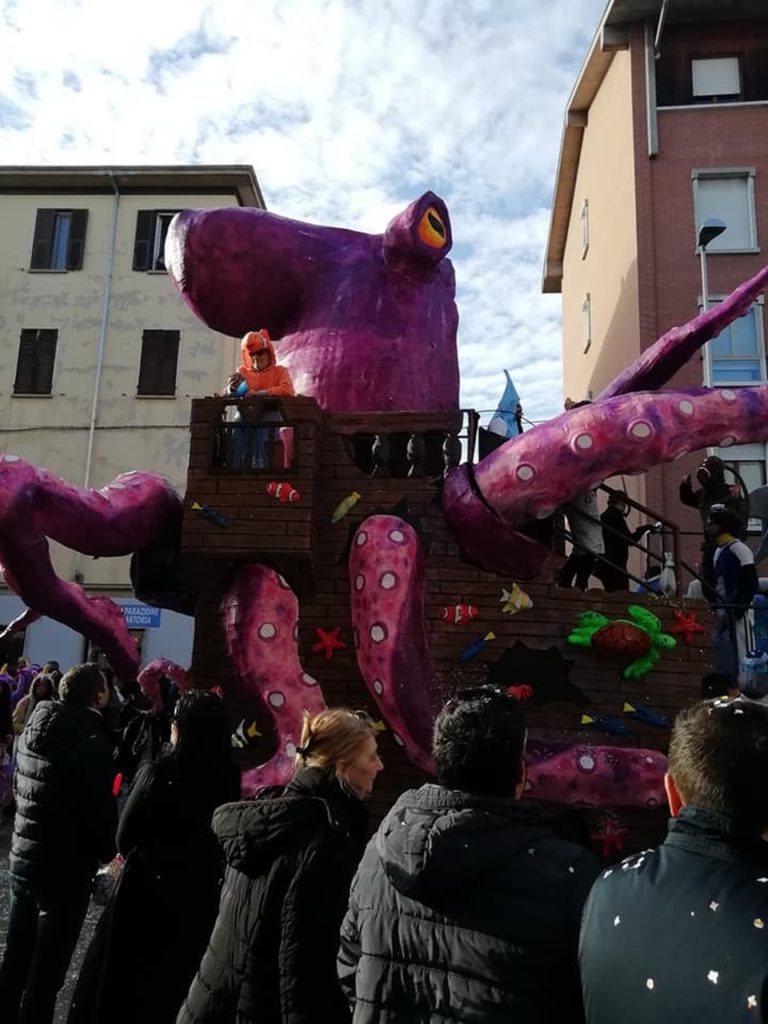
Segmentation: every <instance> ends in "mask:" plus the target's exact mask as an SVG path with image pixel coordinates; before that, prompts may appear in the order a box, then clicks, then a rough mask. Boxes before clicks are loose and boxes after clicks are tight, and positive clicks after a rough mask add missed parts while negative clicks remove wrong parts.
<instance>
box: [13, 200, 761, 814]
mask: <svg viewBox="0 0 768 1024" xmlns="http://www.w3.org/2000/svg"><path fill="white" fill-rule="evenodd" d="M451 244H452V235H451V225H450V218H449V215H448V210H447V208H446V206H445V204H444V203H443V201H442V200H441V199H440V198H439V197H437V196H436V195H434V194H433V193H431V192H427V193H425V194H424V195H423V196H421V197H420V198H419V199H417V200H416V201H415V202H413V203H411V205H410V206H408V207H407V208H406V209H405V210H404V211H403V212H402V213H400V214H399V215H397V216H396V217H395V218H394V219H393V220H392V221H391V223H390V224H389V225H388V226H387V228H386V229H385V230H384V232H383V233H381V234H366V233H363V232H359V231H348V230H344V229H342V228H336V227H322V226H317V225H312V224H306V223H302V222H298V221H294V220H288V219H286V218H282V217H279V216H276V215H274V214H272V213H268V212H266V211H264V210H254V209H233V208H227V209H215V210H201V211H186V212H184V213H181V214H179V215H178V216H177V217H176V218H175V220H174V222H173V223H172V225H171V228H170V230H169V233H168V240H167V244H166V258H165V263H166V266H167V267H168V268H169V271H170V273H171V276H172V278H173V280H174V281H175V283H176V285H177V287H178V288H179V290H180V292H181V294H182V295H183V297H184V299H185V300H186V301H187V303H188V304H189V306H190V307H191V308H192V310H193V311H194V312H195V313H196V314H197V315H198V316H199V317H200V318H201V319H202V320H203V321H204V322H205V323H206V324H208V325H209V326H210V327H212V328H214V329H215V330H218V331H221V332H223V333H224V334H228V335H233V336H238V335H242V334H244V333H245V331H246V330H250V329H252V328H253V327H254V326H258V327H262V326H263V327H266V328H267V329H268V330H269V333H270V335H271V336H272V337H273V338H275V339H277V341H278V357H279V360H280V362H282V363H283V364H284V365H286V366H287V367H288V368H289V370H290V372H291V375H292V378H293V382H294V386H295V389H296V391H297V393H299V394H304V395H309V396H313V397H314V398H316V399H317V401H318V403H319V404H320V405H321V406H322V407H323V408H324V409H329V410H333V411H342V410H347V411H368V412H372V411H378V410H381V411H384V410H402V411H409V410H411V411H418V410H452V409H457V408H458V400H459V399H458V388H459V373H458V357H457V348H456V332H457V325H458V315H457V311H456V306H455V302H454V274H453V268H452V266H451V263H450V261H449V260H448V258H447V256H448V252H449V250H450V248H451ZM766 283H768V267H766V268H765V269H764V270H762V271H761V272H760V273H758V274H757V275H756V276H755V277H753V278H752V279H751V280H750V281H747V282H746V283H745V284H743V285H741V286H740V287H739V288H737V289H736V291H735V292H734V293H733V294H732V295H731V296H730V297H729V298H727V299H726V300H725V301H723V302H720V303H718V305H717V307H716V308H714V309H712V310H708V311H707V312H705V313H703V314H702V315H701V316H699V317H697V318H696V319H694V320H692V321H691V322H690V323H687V324H685V325H684V326H682V327H676V328H673V329H672V330H670V331H669V332H668V333H667V334H665V335H664V336H663V337H662V338H660V339H659V340H658V341H657V342H656V343H655V344H654V345H652V346H651V347H650V348H648V349H647V350H646V351H645V352H644V353H643V354H642V355H641V356H640V357H639V358H638V359H637V360H636V361H635V362H634V363H633V364H632V365H631V366H630V367H628V368H627V369H626V370H625V371H624V372H623V373H622V374H621V375H620V376H619V377H618V378H616V380H614V381H613V382H612V383H611V384H609V385H608V387H607V388H606V389H605V390H604V391H603V392H602V393H601V394H600V395H599V396H598V397H597V399H596V400H595V401H594V402H593V404H591V405H589V406H584V407H581V408H578V409H573V410H570V411H568V412H565V413H563V414H562V415H561V416H558V417H556V418H555V419H553V420H551V421H550V422H548V423H545V424H541V425H539V426H537V427H535V428H533V429H531V430H530V431H528V432H527V433H525V434H522V435H519V436H517V437H514V438H512V439H510V440H509V441H507V442H506V443H505V444H503V445H502V446H501V447H499V448H498V449H497V450H496V451H494V452H493V453H492V454H491V455H489V456H488V457H487V458H485V459H483V461H482V462H480V463H479V465H477V466H472V465H463V466H460V467H458V468H456V469H454V470H453V471H452V472H450V473H449V474H448V475H447V477H446V479H445V482H444V487H443V494H442V502H443V514H444V517H445V520H446V523H447V524H448V526H449V528H450V529H451V531H452V532H453V534H454V536H455V538H456V540H457V542H458V544H459V546H460V548H461V549H462V552H463V555H464V557H466V558H468V559H470V560H473V561H474V562H475V563H477V564H478V565H480V566H481V567H482V568H484V569H486V570H488V571H491V572H495V573H497V574H499V576H502V577H504V578H505V579H507V578H508V577H510V576H511V577H513V578H517V579H525V578H531V577H533V576H535V575H536V574H537V573H538V572H539V571H540V570H541V569H542V567H543V566H544V564H545V562H546V561H547V559H548V558H549V556H550V554H551V552H550V549H549V548H548V547H546V546H545V545H544V544H542V543H540V542H539V541H537V540H534V539H532V538H531V537H530V536H528V535H527V533H526V530H527V529H528V528H530V525H531V524H533V523H535V521H536V520H540V519H546V518H547V517H548V516H550V515H551V514H552V513H553V511H554V510H555V509H556V508H557V507H558V506H560V505H562V504H564V503H565V502H567V501H568V500H569V499H571V498H573V497H574V496H576V495H579V494H582V493H584V492H585V491H587V490H589V489H590V488H592V487H594V486H595V485H596V484H598V483H599V482H600V481H602V480H603V479H605V478H607V477H609V476H612V475H614V474H617V473H629V474H632V473H642V472H644V471H645V470H647V469H650V468H651V467H653V466H657V465H659V464H660V463H663V462H667V461H670V460H672V459H676V458H679V457H680V456H682V455H684V454H685V453H687V452H689V451H693V450H696V449H699V448H703V447H706V446H708V445H718V446H728V445H731V444H742V443H749V442H762V441H765V439H766V438H767V437H768V388H765V387H756V388H739V389H729V388H716V389H707V388H701V389H693V390H665V391H660V390H658V389H659V388H661V387H662V386H663V385H665V384H667V383H668V381H669V380H670V378H671V377H672V376H673V375H674V374H675V372H676V371H677V370H679V369H680V368H681V367H682V366H683V365H684V364H685V363H686V362H687V361H688V360H689V359H690V358H691V357H692V356H693V355H694V354H695V353H696V352H697V351H698V349H699V348H700V347H701V346H702V345H703V344H704V343H705V342H706V341H708V340H709V339H711V338H713V337H715V336H716V335H717V334H718V333H719V332H720V331H721V330H722V329H723V328H724V327H725V326H726V325H727V324H728V323H730V322H731V321H732V320H733V319H734V318H736V317H737V316H740V315H743V314H744V313H745V312H746V311H747V310H748V309H749V307H750V305H751V303H752V302H753V301H754V300H755V298H756V297H757V296H758V295H759V294H760V292H761V290H762V289H763V288H764V287H765V286H766ZM180 520H181V499H180V498H179V496H178V495H177V494H175V492H173V489H172V488H170V486H169V485H168V483H167V481H165V480H164V479H162V478H159V477H157V476H154V475H152V474H149V473H128V474H124V475H123V476H122V477H120V478H118V479H117V480H115V481H113V483H111V484H109V485H108V486H107V487H105V488H103V489H102V490H101V491H94V490H89V491H83V490H79V489H77V488H74V487H71V486H70V485H68V484H65V483H64V482H63V481H61V480H58V479H57V478H55V477H53V476H52V475H51V474H49V473H47V472H46V471H45V470H38V469H36V467H33V466H30V465H29V464H27V463H24V462H23V461H21V460H20V459H18V458H16V457H14V456H10V455H6V456H4V457H3V458H2V459H0V562H2V564H3V565H4V566H5V567H6V568H7V570H8V579H10V580H13V586H14V589H15V590H16V591H17V593H18V594H19V595H20V596H21V598H22V599H23V600H24V602H25V603H26V604H27V605H28V607H29V608H30V609H32V610H33V611H34V612H36V613H40V614H44V615H48V616H50V617H52V618H55V619H58V620H59V621H61V622H64V623H66V624H67V625H69V626H71V627H72V628H74V629H76V630H78V631H80V632H82V633H85V634H87V635H89V636H92V637H93V638H94V639H95V640H96V641H97V642H98V643H99V645H100V646H101V647H102V649H103V650H104V651H105V653H106V654H107V655H108V657H109V658H110V661H111V662H112V664H113V666H114V667H115V669H116V670H117V671H118V672H121V673H122V674H135V673H136V671H137V668H138V664H137V655H136V651H135V648H134V646H133V644H132V642H131V639H130V636H129V634H128V630H127V628H126V626H125V622H124V620H123V617H122V615H121V614H120V612H119V609H117V608H116V607H115V606H114V605H112V603H111V602H110V601H108V599H106V598H100V597H91V596H88V595H85V594H84V592H83V591H82V590H81V588H79V587H78V586H77V584H76V583H69V582H65V581H62V580H59V579H58V578H57V577H56V574H55V572H54V570H53V568H52V566H51V562H50V558H49V554H48V539H49V538H51V539H55V540H58V541H60V542H61V543H63V544H65V545H67V546H69V547H71V548H74V549H75V550H79V551H82V552H84V553H86V554H92V555H99V556H104V555H119V554H126V553H128V552H131V551H136V550H138V549H139V548H141V547H144V546H147V545H152V544H155V543H159V542H162V541H163V540H164V539H165V540H167V539H168V538H172V537H173V536H177V535H178V531H179V528H180V526H179V524H180ZM349 571H350V582H351V592H352V619H353V625H354V628H355V632H356V636H357V659H358V666H359V668H360V671H361V674H362V676H363V678H364V679H365V682H366V684H367V686H368V688H369V690H370V692H371V694H372V696H373V699H374V700H375V701H376V702H377V704H378V705H379V707H380V709H381V711H382V713H383V715H384V716H385V718H386V719H387V721H388V724H389V726H390V727H391V728H392V730H393V732H394V733H395V734H396V736H397V737H398V738H399V740H400V741H401V742H402V744H403V745H404V747H405V748H406V751H407V753H408V755H409V757H410V758H411V760H413V761H414V762H415V763H417V764H420V765H422V766H424V767H426V768H429V767H430V765H431V755H430V740H431V726H432V722H433V719H434V714H435V711H436V708H437V707H438V706H439V704H440V702H441V701H442V699H443V697H444V694H443V692H442V689H441V686H440V682H439V680H436V678H435V674H434V672H433V671H432V668H431V665H430V660H429V652H428V648H427V641H426V634H425V629H424V614H423V609H424V556H423V551H422V548H421V545H420V542H419V538H418V536H417V534H416V533H415V531H414V530H413V528H412V527H411V526H410V525H409V524H408V523H407V522H405V521H403V520H401V519H399V518H397V517H391V516H377V517H372V518H371V519H368V520H366V521H365V522H363V524H362V525H361V526H360V528H359V530H358V532H357V535H356V536H355V539H354V542H353V545H352V554H351V557H350V565H349ZM284 584H285V581H282V582H281V580H280V579H279V578H277V575H276V574H275V573H274V572H273V570H271V569H268V568H266V567H263V566H258V565H252V566H246V567H244V568H243V570H241V573H240V575H239V576H238V577H237V579H236V580H235V581H234V582H233V585H232V589H231V591H230V593H229V594H228V595H227V596H226V597H225V600H224V603H223V612H224V614H225V624H226V633H227V638H228V642H229V644H230V650H231V652H232V654H233V660H234V662H235V666H236V669H237V671H238V673H239V674H240V678H241V680H242V685H243V687H244V689H245V690H246V692H247V693H248V694H252V695H253V696H254V698H259V699H260V700H262V701H263V702H264V704H265V706H266V707H267V708H269V710H270V712H271V713H272V715H273V718H274V721H275V727H276V734H277V738H278V750H277V751H276V753H275V756H274V757H273V758H272V760H271V761H270V762H268V763H267V765H265V766H263V767H262V768H261V769H259V770H258V773H257V776H255V777H254V779H253V780H252V782H253V785H256V783H258V782H260V783H262V784H267V783H269V782H275V781H280V780H282V779H284V778H285V776H286V773H287V772H288V771H289V770H290V767H291V766H292V755H293V753H294V752H295V745H296V742H297V738H298V730H299V722H300V712H301V709H302V708H303V707H310V708H313V709H315V708H317V707H320V706H322V694H321V693H319V687H318V686H317V685H316V682H315V681H314V680H313V679H311V677H309V676H308V675H307V674H306V673H305V672H303V671H302V667H301V664H300V661H299V657H298V651H297V649H296V646H295V641H294V640H293V627H294V626H295V617H296V614H297V602H296V597H295V595H294V594H293V593H292V592H291V591H290V588H288V587H287V584H285V585H284ZM278 650H279V651H280V652H281V656H280V657H277V656H276V655H275V654H274V652H275V651H278ZM276 679H277V680H278V682H279V686H276V683H275V681H276ZM414 680H416V681H417V682H414ZM603 749H604V750H605V751H610V750H612V749H613V748H603ZM595 750H596V748H590V751H589V753H588V754H585V755H584V758H582V759H580V760H583V761H584V763H585V764H586V763H587V762H589V764H590V765H591V767H590V768H589V770H590V771H592V770H593V767H594V763H595V757H594V756H593V755H594V754H595ZM531 753H532V767H533V766H535V764H536V758H537V757H540V759H542V760H543V761H546V763H547V764H549V765H550V766H551V767H552V768H553V770H552V771H550V773H549V774H550V776H554V777H556V776H557V770H554V769H556V764H555V762H556V761H557V758H558V757H560V756H561V754H562V751H556V750H554V748H552V749H550V748H547V749H546V750H544V749H542V750H541V751H539V752H538V753H536V752H535V751H532V752H531ZM633 754H647V757H640V758H639V760H638V765H637V766H635V765H634V764H633V765H631V766H630V765H629V763H628V762H626V763H625V762H624V761H622V760H621V759H622V758H625V759H626V758H629V756H630V755H633ZM612 757H613V755H610V754H606V761H610V760H611V758H612ZM612 763H614V764H617V765H618V766H619V768H618V769H617V771H619V769H620V774H623V775H624V776H627V774H632V773H634V778H635V779H636V780H637V781H636V792H635V796H637V795H638V794H640V793H642V794H645V793H646V792H651V790H652V791H653V793H654V794H655V795H654V796H653V797H652V798H651V797H649V800H650V799H654V800H655V799H657V797H658V795H659V794H660V785H659V779H660V767H661V764H662V763H663V758H661V756H660V755H655V759H654V755H653V752H637V751H635V752H632V751H629V750H623V751H619V752H618V754H617V755H616V756H615V757H613V761H612ZM584 771H587V769H586V768H585V769H584ZM643 772H646V773H647V775H646V776H644V775H643ZM643 787H645V788H643ZM608 788H609V789H610V786H609V787H608ZM606 799H607V796H606Z"/></svg>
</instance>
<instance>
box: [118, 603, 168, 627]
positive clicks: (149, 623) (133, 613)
mask: <svg viewBox="0 0 768 1024" xmlns="http://www.w3.org/2000/svg"><path fill="white" fill-rule="evenodd" d="M122 607H123V615H124V616H125V624H126V626H128V628H129V629H156V628H157V627H158V626H159V625H160V609H159V608H150V607H149V605H146V604H124V605H123V606H122Z"/></svg>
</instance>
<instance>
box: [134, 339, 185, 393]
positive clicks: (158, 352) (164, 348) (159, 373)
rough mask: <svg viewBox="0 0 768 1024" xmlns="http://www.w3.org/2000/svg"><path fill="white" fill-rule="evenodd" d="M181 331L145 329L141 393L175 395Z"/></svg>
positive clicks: (138, 390) (140, 370)
mask: <svg viewBox="0 0 768 1024" xmlns="http://www.w3.org/2000/svg"><path fill="white" fill-rule="evenodd" d="M180 333H181V332H180V331H144V333H143V334H142V336H141V362H140V364H139V385H138V389H137V394H139V395H175V394H176V364H177V362H178V357H179V337H180Z"/></svg>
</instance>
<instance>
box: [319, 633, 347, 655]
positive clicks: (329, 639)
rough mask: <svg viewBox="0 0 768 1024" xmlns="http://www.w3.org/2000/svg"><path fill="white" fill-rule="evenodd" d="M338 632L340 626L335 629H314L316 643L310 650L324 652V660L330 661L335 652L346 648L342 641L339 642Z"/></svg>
mask: <svg viewBox="0 0 768 1024" xmlns="http://www.w3.org/2000/svg"><path fill="white" fill-rule="evenodd" d="M340 632H341V626H336V628H335V629H316V630H315V633H316V634H317V643H316V644H315V646H314V647H313V648H312V650H313V651H325V660H326V661H330V660H331V658H332V657H333V652H334V651H335V650H337V649H338V650H341V648H342V647H346V646H347V645H346V644H345V643H344V641H343V640H339V633H340Z"/></svg>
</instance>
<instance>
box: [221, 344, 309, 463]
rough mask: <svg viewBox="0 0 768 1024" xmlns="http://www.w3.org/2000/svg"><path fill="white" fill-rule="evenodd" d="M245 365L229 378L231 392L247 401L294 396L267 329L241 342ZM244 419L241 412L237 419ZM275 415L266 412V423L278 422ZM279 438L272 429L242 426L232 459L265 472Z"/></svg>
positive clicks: (236, 434) (263, 416)
mask: <svg viewBox="0 0 768 1024" xmlns="http://www.w3.org/2000/svg"><path fill="white" fill-rule="evenodd" d="M240 349H241V351H242V353H243V362H242V365H241V366H240V369H239V370H237V371H236V372H235V373H233V374H232V376H231V377H230V378H229V381H228V383H227V389H226V391H227V393H228V394H230V395H236V396H237V397H238V398H245V397H246V396H247V395H260V396H262V397H265V398H266V397H271V398H287V397H289V396H290V395H292V394H293V393H294V392H293V383H292V381H291V376H290V374H289V373H288V371H287V370H286V368H285V367H284V366H278V365H277V359H276V358H275V350H274V348H273V346H272V341H271V339H270V337H269V334H268V333H267V331H266V328H262V329H261V330H260V331H248V333H247V334H246V335H245V336H244V337H243V340H242V341H241V343H240ZM236 418H237V419H238V420H239V419H240V415H239V413H238V414H237V417H236ZM275 418H279V417H275V416H274V414H273V413H270V412H265V413H263V415H262V417H261V419H262V420H263V421H264V422H266V421H268V420H270V419H275ZM276 437H277V431H276V430H274V429H272V428H267V429H265V428H264V427H246V426H241V427H240V428H239V429H238V430H236V431H235V433H234V435H233V437H232V446H231V449H230V452H229V458H230V459H231V461H232V465H233V466H234V467H235V468H238V469H265V468H267V466H268V465H269V455H268V452H269V443H270V442H271V441H273V440H275V438H276Z"/></svg>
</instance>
